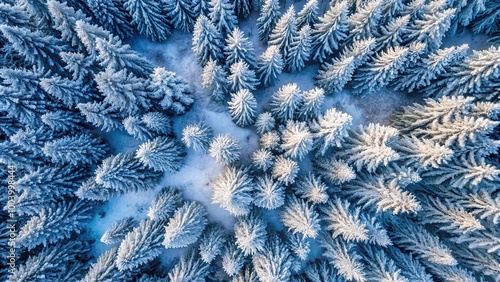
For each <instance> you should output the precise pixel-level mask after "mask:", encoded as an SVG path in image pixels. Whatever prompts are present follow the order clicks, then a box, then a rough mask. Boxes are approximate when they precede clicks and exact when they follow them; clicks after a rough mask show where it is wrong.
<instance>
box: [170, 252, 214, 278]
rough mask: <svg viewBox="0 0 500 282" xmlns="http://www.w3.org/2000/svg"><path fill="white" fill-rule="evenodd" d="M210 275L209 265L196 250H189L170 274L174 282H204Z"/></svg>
mask: <svg viewBox="0 0 500 282" xmlns="http://www.w3.org/2000/svg"><path fill="white" fill-rule="evenodd" d="M208 274H209V265H208V264H206V263H205V262H203V261H202V260H201V259H200V258H199V255H198V254H197V252H196V251H195V250H194V249H191V250H188V252H187V253H186V254H184V255H183V256H182V257H181V258H180V260H179V262H178V263H177V264H175V266H174V267H173V268H172V270H170V272H169V273H168V279H169V281H172V282H188V281H192V282H204V281H206V278H205V277H206V276H208Z"/></svg>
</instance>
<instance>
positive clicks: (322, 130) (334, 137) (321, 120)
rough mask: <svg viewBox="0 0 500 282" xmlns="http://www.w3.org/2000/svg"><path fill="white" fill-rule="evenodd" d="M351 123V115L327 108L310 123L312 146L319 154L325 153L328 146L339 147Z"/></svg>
mask: <svg viewBox="0 0 500 282" xmlns="http://www.w3.org/2000/svg"><path fill="white" fill-rule="evenodd" d="M351 125H352V117H351V116H350V115H348V114H346V113H343V112H339V111H337V110H336V109H334V108H332V109H328V110H327V111H326V112H325V113H324V114H322V115H320V116H319V117H318V118H317V119H316V120H313V121H312V122H311V123H310V127H311V132H312V134H313V137H314V147H315V148H316V149H318V150H319V151H318V153H319V154H320V155H325V153H326V151H327V150H328V148H330V147H341V146H342V142H343V141H344V138H346V137H348V133H347V131H348V130H349V129H350V127H351Z"/></svg>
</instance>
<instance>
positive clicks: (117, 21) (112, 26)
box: [86, 0, 134, 38]
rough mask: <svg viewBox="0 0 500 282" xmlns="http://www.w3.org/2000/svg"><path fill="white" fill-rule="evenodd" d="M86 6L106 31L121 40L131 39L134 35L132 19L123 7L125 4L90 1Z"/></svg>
mask: <svg viewBox="0 0 500 282" xmlns="http://www.w3.org/2000/svg"><path fill="white" fill-rule="evenodd" d="M86 4H87V6H88V7H89V8H90V10H91V11H92V13H93V14H94V16H95V18H96V19H97V21H98V22H99V23H100V24H101V25H102V27H103V28H104V29H106V30H109V31H110V32H111V33H113V34H116V35H118V36H120V38H127V37H130V36H131V35H132V34H133V33H134V28H133V26H132V24H131V22H132V19H131V17H130V15H129V14H128V12H127V10H126V9H125V7H124V6H123V2H121V3H118V2H113V1H106V0H88V1H86Z"/></svg>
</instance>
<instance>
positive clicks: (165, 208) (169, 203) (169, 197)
mask: <svg viewBox="0 0 500 282" xmlns="http://www.w3.org/2000/svg"><path fill="white" fill-rule="evenodd" d="M181 203H182V194H181V192H180V191H179V190H177V189H175V188H172V187H164V188H162V189H161V190H160V192H158V193H157V194H156V195H155V197H154V199H153V201H152V202H151V204H150V205H149V209H148V213H147V215H148V217H149V219H150V220H158V221H160V220H167V219H169V218H170V217H171V216H172V214H173V213H174V211H175V210H176V209H177V208H178V207H179V206H180V204H181Z"/></svg>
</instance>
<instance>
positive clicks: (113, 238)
mask: <svg viewBox="0 0 500 282" xmlns="http://www.w3.org/2000/svg"><path fill="white" fill-rule="evenodd" d="M136 226H137V223H136V222H135V221H134V218H133V217H125V218H122V219H120V220H118V221H116V222H115V223H113V224H111V226H110V227H109V228H108V229H106V231H105V232H104V234H102V236H101V239H100V241H101V242H102V243H104V244H116V243H120V242H121V241H122V240H123V239H125V236H126V235H127V233H129V232H130V231H132V229H134V227H136Z"/></svg>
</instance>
